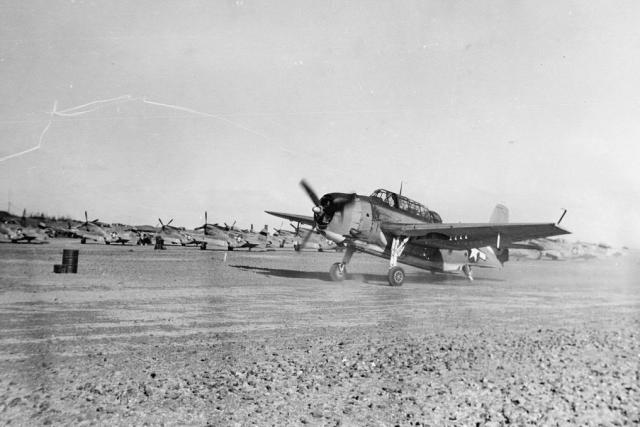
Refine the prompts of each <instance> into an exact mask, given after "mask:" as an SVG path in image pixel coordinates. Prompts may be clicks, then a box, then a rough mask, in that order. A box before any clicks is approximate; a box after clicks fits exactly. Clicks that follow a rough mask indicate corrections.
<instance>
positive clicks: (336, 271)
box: [329, 262, 347, 282]
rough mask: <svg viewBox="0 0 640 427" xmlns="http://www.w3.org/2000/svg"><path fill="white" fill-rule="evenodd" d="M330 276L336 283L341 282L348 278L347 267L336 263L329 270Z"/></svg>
mask: <svg viewBox="0 0 640 427" xmlns="http://www.w3.org/2000/svg"><path fill="white" fill-rule="evenodd" d="M329 276H331V280H333V281H334V282H341V281H343V280H344V279H345V278H346V277H347V266H346V265H345V264H343V263H341V262H336V263H334V264H333V265H332V266H331V269H330V270H329Z"/></svg>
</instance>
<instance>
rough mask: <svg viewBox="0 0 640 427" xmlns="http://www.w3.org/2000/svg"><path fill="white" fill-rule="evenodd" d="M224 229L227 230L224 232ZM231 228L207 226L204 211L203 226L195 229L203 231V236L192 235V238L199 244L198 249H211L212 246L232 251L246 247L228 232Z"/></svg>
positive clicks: (216, 225)
mask: <svg viewBox="0 0 640 427" xmlns="http://www.w3.org/2000/svg"><path fill="white" fill-rule="evenodd" d="M234 225H235V224H234ZM224 228H228V229H229V230H225V229H224ZM232 228H233V226H231V227H229V226H227V225H226V224H225V227H222V226H219V225H218V224H209V221H208V219H207V212H206V211H205V212H204V224H202V225H201V226H200V227H196V228H195V229H196V230H203V233H204V235H203V236H198V235H194V236H193V237H194V238H195V239H196V240H197V242H198V243H199V245H200V249H207V247H209V248H211V247H212V246H213V247H214V248H215V249H225V250H229V251H232V250H234V249H235V248H241V247H246V246H245V244H246V242H245V241H244V240H243V239H242V238H240V237H239V236H238V235H236V234H235V233H233V232H231V231H230V230H231V229H232Z"/></svg>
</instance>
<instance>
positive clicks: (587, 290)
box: [0, 240, 640, 426]
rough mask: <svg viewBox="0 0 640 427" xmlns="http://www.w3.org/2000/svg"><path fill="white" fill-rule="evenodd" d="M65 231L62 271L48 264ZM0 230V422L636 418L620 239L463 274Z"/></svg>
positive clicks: (629, 307) (634, 294) (638, 373)
mask: <svg viewBox="0 0 640 427" xmlns="http://www.w3.org/2000/svg"><path fill="white" fill-rule="evenodd" d="M63 248H79V249H80V271H79V273H78V274H75V275H74V274H53V273H52V271H53V264H55V263H60V260H61V256H62V255H61V253H62V249H63ZM224 256H225V254H224V253H223V252H213V251H200V250H197V249H193V248H169V250H167V251H161V252H160V251H153V250H152V249H151V248H147V247H131V246H127V247H114V246H101V245H78V244H76V243H72V242H71V241H65V240H55V241H53V242H52V243H51V244H49V245H40V246H30V245H8V244H5V245H0V272H1V276H0V332H1V333H0V422H1V423H2V424H10V425H34V424H38V425H41V424H45V425H46V424H73V425H89V424H91V425H93V424H109V425H112V424H126V425H131V424H134V425H143V424H149V425H161V424H165V425H174V424H180V425H184V424H194V425H205V424H210V425H253V424H255V425H276V426H281V425H477V424H480V425H502V424H509V423H510V424H519V425H521V424H536V425H540V424H545V425H550V424H551V425H553V424H562V425H566V424H581V425H608V424H612V425H624V424H631V425H634V424H635V425H637V424H640V339H639V336H640V284H638V283H637V282H638V281H637V279H634V278H636V277H637V276H638V273H640V264H639V261H638V260H639V258H638V256H637V255H633V256H631V257H626V258H618V259H609V260H602V261H592V262H553V261H538V262H534V261H526V262H511V263H508V264H507V265H506V267H505V268H504V269H503V270H477V271H476V273H475V276H476V281H475V282H472V283H470V282H467V281H466V280H465V279H464V278H463V277H461V276H451V275H431V274H428V273H425V272H421V271H419V270H415V269H411V268H407V273H408V274H407V281H406V282H405V284H404V286H402V287H401V288H391V287H389V286H386V276H385V272H386V265H385V263H384V261H383V260H381V259H376V258H371V257H367V256H365V255H356V256H354V259H353V261H352V264H351V265H350V273H351V277H350V279H349V280H347V281H345V282H343V283H333V282H330V281H328V274H327V271H328V269H329V266H330V265H331V263H333V262H335V261H338V260H339V259H340V258H341V255H340V254H333V253H315V252H304V253H294V252H289V251H277V252H256V253H248V252H231V253H229V254H228V255H227V259H226V262H225V261H224Z"/></svg>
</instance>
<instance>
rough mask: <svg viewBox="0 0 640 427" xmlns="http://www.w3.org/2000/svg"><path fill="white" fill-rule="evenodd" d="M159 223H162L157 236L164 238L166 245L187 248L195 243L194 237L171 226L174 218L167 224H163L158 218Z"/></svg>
mask: <svg viewBox="0 0 640 427" xmlns="http://www.w3.org/2000/svg"><path fill="white" fill-rule="evenodd" d="M158 221H160V229H159V230H158V231H157V233H156V235H157V236H160V237H162V239H163V240H164V243H165V244H166V245H181V246H186V245H189V244H192V243H194V239H193V237H191V236H190V235H188V234H187V233H183V232H182V230H180V229H179V228H178V227H174V226H172V225H171V223H172V222H173V218H171V220H169V222H167V223H166V224H165V223H164V222H162V220H161V219H160V218H158Z"/></svg>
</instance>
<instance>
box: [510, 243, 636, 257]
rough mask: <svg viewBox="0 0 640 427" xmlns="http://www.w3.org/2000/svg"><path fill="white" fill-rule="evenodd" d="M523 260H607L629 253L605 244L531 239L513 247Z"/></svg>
mask: <svg viewBox="0 0 640 427" xmlns="http://www.w3.org/2000/svg"><path fill="white" fill-rule="evenodd" d="M513 248H515V249H518V250H519V251H518V252H519V253H518V255H520V256H521V257H523V258H531V259H551V260H554V261H564V260H588V259H594V258H606V257H608V256H622V255H624V254H625V253H626V252H627V251H625V250H624V248H622V249H619V250H615V249H613V248H612V247H611V246H609V245H606V244H604V243H598V244H596V243H587V242H579V241H578V242H570V241H567V240H565V239H549V238H543V239H531V240H527V241H525V242H522V244H516V245H513Z"/></svg>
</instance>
